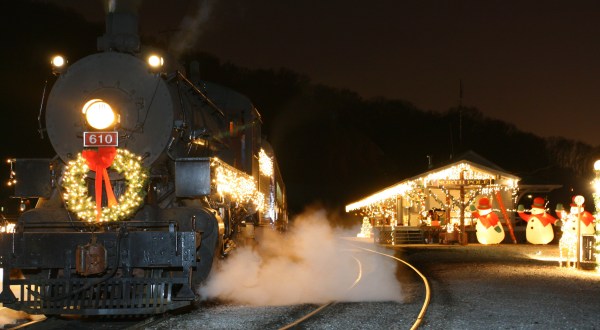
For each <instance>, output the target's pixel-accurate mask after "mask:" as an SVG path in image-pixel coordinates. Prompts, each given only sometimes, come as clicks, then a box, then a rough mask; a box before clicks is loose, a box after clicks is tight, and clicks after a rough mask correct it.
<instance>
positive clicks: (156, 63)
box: [148, 55, 165, 70]
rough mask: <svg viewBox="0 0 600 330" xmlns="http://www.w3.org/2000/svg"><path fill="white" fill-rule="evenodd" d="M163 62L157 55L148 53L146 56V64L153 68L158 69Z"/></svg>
mask: <svg viewBox="0 0 600 330" xmlns="http://www.w3.org/2000/svg"><path fill="white" fill-rule="evenodd" d="M164 64H165V60H164V59H163V58H162V57H161V56H158V55H150V56H148V65H150V67H151V68H152V69H153V70H159V69H160V68H162V66H163V65H164Z"/></svg>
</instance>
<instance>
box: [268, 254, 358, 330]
mask: <svg viewBox="0 0 600 330" xmlns="http://www.w3.org/2000/svg"><path fill="white" fill-rule="evenodd" d="M352 258H354V260H356V263H357V264H358V275H357V276H356V279H355V280H354V283H352V285H350V287H349V288H348V290H350V289H352V288H354V287H355V286H356V285H357V284H358V283H359V282H360V280H361V279H362V274H363V271H362V263H361V262H360V260H358V259H357V258H356V257H354V256H352ZM335 303H336V301H330V302H328V303H326V304H323V305H321V306H319V307H317V308H316V309H314V310H313V311H311V312H310V313H308V314H306V315H304V316H302V317H301V318H299V319H297V320H295V321H293V322H292V323H289V324H287V325H285V326H283V327H281V328H279V330H287V329H291V328H293V327H295V326H297V325H299V324H300V323H302V322H304V321H306V320H308V319H309V318H311V317H313V316H314V315H315V314H317V313H319V312H320V311H322V310H323V309H325V308H327V307H329V306H331V305H333V304H335Z"/></svg>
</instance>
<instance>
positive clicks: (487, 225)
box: [471, 197, 504, 244]
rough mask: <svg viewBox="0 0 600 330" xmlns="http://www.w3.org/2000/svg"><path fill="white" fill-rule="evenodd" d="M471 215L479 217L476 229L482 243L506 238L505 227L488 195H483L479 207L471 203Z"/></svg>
mask: <svg viewBox="0 0 600 330" xmlns="http://www.w3.org/2000/svg"><path fill="white" fill-rule="evenodd" d="M471 215H472V216H473V217H475V218H477V224H476V225H475V229H476V230H477V232H476V235H477V241H478V242H479V243H481V244H498V243H500V242H502V240H504V229H503V228H502V223H500V220H499V219H498V216H497V215H496V213H494V212H493V211H492V203H491V202H490V199H489V198H487V197H481V198H480V199H479V201H478V202H477V207H475V206H474V205H471Z"/></svg>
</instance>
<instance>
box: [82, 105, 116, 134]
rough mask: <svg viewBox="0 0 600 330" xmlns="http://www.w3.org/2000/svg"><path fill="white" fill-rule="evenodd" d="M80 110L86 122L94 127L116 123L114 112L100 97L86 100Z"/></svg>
mask: <svg viewBox="0 0 600 330" xmlns="http://www.w3.org/2000/svg"><path fill="white" fill-rule="evenodd" d="M82 110H83V114H84V115H85V120H86V121H87V123H88V124H89V125H90V126H92V127H93V128H95V129H105V128H107V127H110V126H112V125H114V124H115V123H116V119H117V116H116V114H115V112H114V111H113V109H112V108H111V107H110V105H109V104H108V103H106V102H104V101H102V100H100V99H93V100H91V101H88V102H87V103H86V104H85V105H84V106H83V109H82Z"/></svg>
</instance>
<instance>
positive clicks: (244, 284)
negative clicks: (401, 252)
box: [200, 210, 402, 305]
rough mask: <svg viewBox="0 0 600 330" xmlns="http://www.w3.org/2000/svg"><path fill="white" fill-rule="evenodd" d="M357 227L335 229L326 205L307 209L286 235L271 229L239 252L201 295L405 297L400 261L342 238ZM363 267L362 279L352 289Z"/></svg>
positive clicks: (284, 300)
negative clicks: (398, 269)
mask: <svg viewBox="0 0 600 330" xmlns="http://www.w3.org/2000/svg"><path fill="white" fill-rule="evenodd" d="M357 232H359V230H354V231H352V232H351V233H349V232H346V233H344V232H342V231H334V230H333V229H332V228H331V227H330V226H329V223H328V220H327V215H326V212H325V211H324V210H318V211H313V212H310V213H305V214H303V215H301V216H299V217H298V218H297V219H295V221H294V228H292V230H291V231H288V232H287V233H286V234H283V235H281V234H278V233H275V232H271V231H266V233H265V235H266V236H265V237H262V239H261V241H260V242H259V243H258V245H257V247H255V248H254V249H252V248H246V247H244V248H241V249H238V250H237V251H235V253H234V254H233V255H232V256H230V258H228V259H227V260H226V261H225V262H223V263H222V264H221V265H220V267H219V269H217V271H216V272H214V273H213V274H212V276H211V277H210V279H209V280H208V282H207V284H206V285H205V286H203V287H202V288H200V294H201V297H202V298H203V299H212V298H218V299H221V300H226V301H232V302H237V303H241V304H249V305H289V304H300V303H326V302H329V301H334V300H335V301H401V298H402V297H401V291H400V284H399V283H398V281H397V280H396V278H395V271H396V263H395V261H393V260H392V259H390V258H385V257H382V256H380V255H375V254H370V253H366V252H364V251H363V250H360V249H358V248H356V247H353V246H352V245H350V244H348V241H345V240H342V239H340V238H339V237H340V236H346V237H348V236H351V237H353V236H355V235H356V233H357ZM355 257H356V259H355ZM357 259H358V260H360V265H361V266H362V267H361V268H359V262H358V261H357ZM359 269H361V270H362V280H361V281H360V282H359V283H358V285H356V286H354V287H353V288H351V289H350V287H352V286H353V284H354V283H355V281H356V279H357V277H358V276H359Z"/></svg>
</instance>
